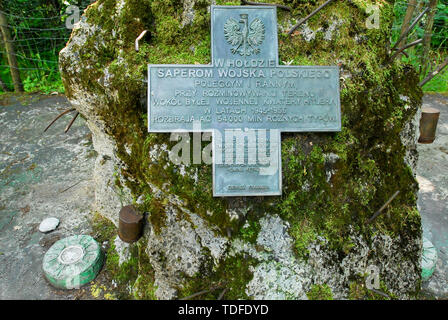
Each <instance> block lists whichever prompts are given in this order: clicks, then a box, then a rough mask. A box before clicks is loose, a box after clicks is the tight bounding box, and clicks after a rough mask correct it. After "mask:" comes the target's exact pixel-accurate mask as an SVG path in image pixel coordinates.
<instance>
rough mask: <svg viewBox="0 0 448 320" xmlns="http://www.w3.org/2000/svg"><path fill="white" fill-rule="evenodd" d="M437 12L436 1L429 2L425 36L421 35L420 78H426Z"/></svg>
mask: <svg viewBox="0 0 448 320" xmlns="http://www.w3.org/2000/svg"><path fill="white" fill-rule="evenodd" d="M436 11H437V0H430V1H429V13H428V16H427V19H426V25H425V34H424V35H423V54H422V60H421V66H422V76H423V77H424V76H426V72H427V71H428V68H429V51H430V50H431V38H432V27H433V24H434V16H435V15H436Z"/></svg>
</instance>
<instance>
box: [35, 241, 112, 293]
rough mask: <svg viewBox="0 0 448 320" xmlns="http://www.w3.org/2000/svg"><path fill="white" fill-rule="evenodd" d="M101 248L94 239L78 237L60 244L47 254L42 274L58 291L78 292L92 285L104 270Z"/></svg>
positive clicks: (58, 242)
mask: <svg viewBox="0 0 448 320" xmlns="http://www.w3.org/2000/svg"><path fill="white" fill-rule="evenodd" d="M103 261H104V255H103V253H102V251H101V247H100V245H99V244H98V243H97V242H96V241H95V239H93V238H92V237H91V236H87V235H79V236H71V237H68V238H64V239H61V240H59V241H57V242H56V243H55V244H54V245H53V246H52V247H51V248H50V249H49V250H48V251H47V253H46V254H45V256H44V261H43V270H44V274H45V277H46V278H47V279H48V281H49V282H50V283H51V284H52V285H54V286H55V287H57V288H62V289H77V288H80V287H81V286H82V285H84V284H86V283H88V282H90V281H92V280H93V279H95V277H96V276H97V274H98V272H99V271H100V270H101V267H102V266H103Z"/></svg>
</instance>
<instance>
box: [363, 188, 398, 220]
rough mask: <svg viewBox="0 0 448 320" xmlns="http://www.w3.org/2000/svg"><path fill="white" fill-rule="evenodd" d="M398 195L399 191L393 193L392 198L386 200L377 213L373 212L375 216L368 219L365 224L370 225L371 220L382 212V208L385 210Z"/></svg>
mask: <svg viewBox="0 0 448 320" xmlns="http://www.w3.org/2000/svg"><path fill="white" fill-rule="evenodd" d="M399 193H400V190H398V191H397V192H395V193H394V194H393V195H392V197H390V198H389V200H387V202H386V203H385V204H383V206H382V207H381V208H380V209H379V210H378V211H377V212H375V214H374V215H373V216H372V217H370V219H369V220H368V221H367V224H369V223H371V222H372V221H373V220H375V219H376V217H378V216H379V215H380V213H381V211H383V210H384V208H386V207H387V206H388V205H389V203H391V202H392V200H394V199H395V197H396V196H398V194H399Z"/></svg>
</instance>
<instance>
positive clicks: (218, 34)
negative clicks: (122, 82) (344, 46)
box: [148, 6, 341, 196]
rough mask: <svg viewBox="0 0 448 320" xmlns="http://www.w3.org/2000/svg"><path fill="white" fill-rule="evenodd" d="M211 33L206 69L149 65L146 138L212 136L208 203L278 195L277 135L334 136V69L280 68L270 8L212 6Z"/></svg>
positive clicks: (337, 120) (337, 118) (337, 117)
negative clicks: (148, 134)
mask: <svg viewBox="0 0 448 320" xmlns="http://www.w3.org/2000/svg"><path fill="white" fill-rule="evenodd" d="M211 29H212V34H211V39H212V43H211V49H212V50H211V51H212V54H211V56H212V64H211V65H207V66H198V65H149V66H148V128H149V132H173V131H178V130H184V131H190V132H191V131H194V132H198V131H206V132H212V133H213V195H214V196H269V195H280V194H281V156H280V155H281V137H280V134H281V132H284V131H290V132H316V131H317V132H331V131H340V130H341V107H340V99H339V68H338V67H337V66H285V65H280V64H279V60H278V40H277V13H276V8H275V7H273V6H264V7H263V6H257V7H253V6H212V9H211ZM195 123H199V124H200V128H199V129H197V128H195ZM239 132H244V134H243V135H242V136H238V137H237V136H236V135H237V134H239ZM218 136H219V137H220V138H221V139H218V138H217V137H218ZM234 138H235V144H234ZM246 139H247V143H246ZM229 145H230V149H231V152H229V154H227V151H228V150H229ZM234 147H235V148H234ZM230 153H231V154H230ZM268 153H269V156H267V154H268ZM265 155H266V157H268V158H269V165H266V161H265V160H266V158H265ZM224 160H225V161H224ZM242 162H243V163H242Z"/></svg>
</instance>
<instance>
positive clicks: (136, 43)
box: [135, 30, 148, 52]
mask: <svg viewBox="0 0 448 320" xmlns="http://www.w3.org/2000/svg"><path fill="white" fill-rule="evenodd" d="M146 32H148V30H143V31H142V33H140V35H139V36H138V37H137V39H135V51H137V52H138V50H139V47H138V42H139V41H140V40H141V39H142V38H143V37H144V36H145V34H146Z"/></svg>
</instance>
